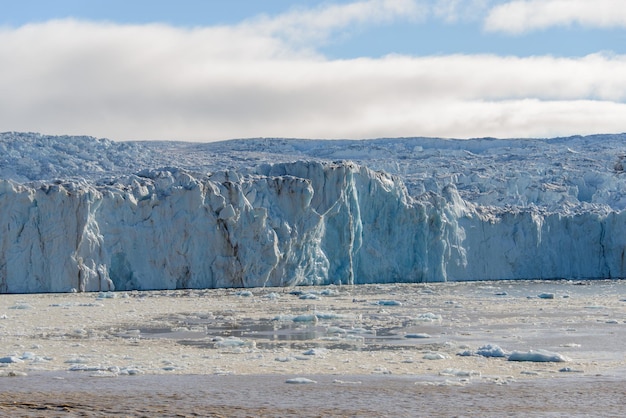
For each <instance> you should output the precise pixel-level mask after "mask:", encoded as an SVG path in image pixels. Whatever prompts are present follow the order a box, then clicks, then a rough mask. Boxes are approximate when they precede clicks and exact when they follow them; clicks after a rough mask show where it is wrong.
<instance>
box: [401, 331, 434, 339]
mask: <svg viewBox="0 0 626 418" xmlns="http://www.w3.org/2000/svg"><path fill="white" fill-rule="evenodd" d="M404 338H431V336H430V334H426V333H424V332H421V333H416V334H406V335H405V336H404Z"/></svg>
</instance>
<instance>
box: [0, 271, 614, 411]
mask: <svg viewBox="0 0 626 418" xmlns="http://www.w3.org/2000/svg"><path fill="white" fill-rule="evenodd" d="M486 346H489V347H498V348H500V349H501V350H502V351H503V352H505V353H511V352H518V353H527V352H529V351H530V350H546V351H548V352H551V353H557V354H559V355H561V356H563V358H564V359H566V361H564V362H543V361H542V362H535V361H521V362H519V361H509V360H508V359H507V357H506V356H505V357H494V356H493V355H495V354H497V353H495V350H492V351H487V355H480V354H477V353H478V352H483V353H484V351H485V350H482V351H481V350H480V349H481V348H484V347H486ZM625 346H626V282H624V281H598V282H573V281H558V282H473V283H439V284H419V285H418V284H414V285H404V284H397V285H370V286H344V287H321V288H315V287H306V288H300V287H298V288H289V289H283V288H280V289H277V288H273V289H247V290H244V289H218V290H178V291H156V292H119V293H86V294H80V293H79V294H37V295H0V376H2V377H0V393H1V394H0V415H6V416H68V414H69V416H72V414H73V415H74V416H111V415H113V416H115V415H117V416H154V415H164V416H176V414H179V415H181V416H263V415H265V416H380V415H394V416H416V415H421V416H475V415H477V414H480V415H482V416H502V415H503V414H504V415H519V416H533V415H534V416H542V415H551V416H577V415H578V416H585V415H586V416H589V415H601V416H620V415H621V410H622V406H623V405H624V403H625V402H626V383H625V382H626V356H625V352H624V347H625ZM290 379H296V380H295V381H296V382H299V383H297V384H290V383H287V382H288V381H290ZM307 383H308V384H307Z"/></svg>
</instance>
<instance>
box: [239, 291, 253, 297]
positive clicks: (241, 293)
mask: <svg viewBox="0 0 626 418" xmlns="http://www.w3.org/2000/svg"><path fill="white" fill-rule="evenodd" d="M235 295H236V296H240V297H243V298H250V297H252V296H254V295H253V294H252V292H251V291H249V290H240V291H239V292H236V293H235Z"/></svg>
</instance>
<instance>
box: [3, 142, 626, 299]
mask: <svg viewBox="0 0 626 418" xmlns="http://www.w3.org/2000/svg"><path fill="white" fill-rule="evenodd" d="M625 140H626V135H624V134H622V135H597V136H587V137H571V138H554V139H516V140H503V139H492V138H483V139H471V140H451V139H432V138H401V139H377V140H362V141H316V140H297V139H247V140H232V141H224V142H217V143H203V144H196V143H181V142H114V141H110V140H106V139H95V138H91V137H69V136H68V137H54V136H45V135H40V134H30V133H11V132H9V133H3V134H0V218H1V219H0V292H1V293H37V292H70V291H110V290H127V291H130V290H149V289H191V288H198V289H200V288H223V287H228V288H230V287H243V288H252V287H263V286H266V287H271V286H291V285H318V284H325V285H327V284H336V285H349V284H367V283H397V282H410V283H420V282H440V281H467V280H512V279H561V278H564V279H614V278H623V277H626V261H625V260H626V256H625V252H626V233H625V232H626V231H625V225H626V211H624V208H625V207H626V195H625V194H624V190H626V183H625V179H626V174H625V173H624V164H625V160H626V146H625V145H624V141H625Z"/></svg>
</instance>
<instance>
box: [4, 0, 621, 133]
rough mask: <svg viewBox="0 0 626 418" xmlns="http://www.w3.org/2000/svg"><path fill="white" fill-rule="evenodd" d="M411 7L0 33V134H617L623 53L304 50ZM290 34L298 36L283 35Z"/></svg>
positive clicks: (52, 25)
mask: <svg viewBox="0 0 626 418" xmlns="http://www.w3.org/2000/svg"><path fill="white" fill-rule="evenodd" d="M411 4H413V3H412V2H380V1H374V2H360V3H357V5H361V6H360V7H364V8H363V9H358V10H361V12H358V13H357V12H356V11H354V10H351V9H350V10H351V11H349V12H348V11H346V10H348V9H341V13H344V12H345V13H346V14H345V15H344V17H342V18H336V20H333V19H335V18H332V17H328V16H326V11H327V9H318V10H317V11H316V12H315V13H314V12H306V11H305V12H290V13H288V14H287V15H288V16H292V19H287V18H286V17H285V16H278V17H276V18H275V19H270V18H262V19H261V18H260V19H255V20H251V21H247V22H244V23H242V24H240V25H236V26H221V27H209V28H195V29H181V28H174V27H171V26H166V25H117V24H107V23H89V22H80V21H73V20H62V21H52V22H46V23H40V24H32V25H27V26H24V27H21V28H17V29H11V28H4V29H0V62H2V63H3V65H2V66H0V91H1V92H2V94H1V95H0V131H7V130H16V131H38V132H43V133H50V134H89V135H95V136H103V137H109V138H112V139H117V140H125V139H179V140H194V141H207V140H218V139H228V138H236V137H257V136H266V137H271V136H282V137H308V138H366V137H367V138H371V137H381V136H420V135H428V136H446V137H450V136H452V137H473V136H500V137H511V136H515V137H527V136H552V135H568V134H584V133H598V132H616V131H619V132H622V131H626V119H625V118H624V117H623V115H624V114H626V104H624V102H626V56H609V55H590V56H587V57H582V58H569V59H568V58H553V57H530V58H516V57H499V56H494V55H451V56H434V57H407V56H387V57H384V58H379V59H372V58H362V59H351V60H328V59H325V58H324V57H323V56H322V55H320V54H318V53H317V52H316V49H315V48H314V46H315V45H316V42H319V41H321V42H323V41H324V40H325V36H327V35H324V33H326V34H328V33H331V32H333V31H336V30H337V29H338V28H340V27H342V25H348V26H350V25H352V24H354V22H355V21H357V23H359V24H366V23H367V22H369V21H370V20H369V19H371V21H372V22H375V23H376V22H380V20H378V19H379V18H380V16H375V13H373V12H372V10H374V9H375V7H374V6H376V7H383V6H384V7H388V9H385V10H389V13H390V14H389V15H388V17H386V19H392V18H393V16H396V18H397V19H401V18H404V15H402V16H400V15H401V14H402V13H400V11H401V10H404V9H403V8H402V7H405V6H406V7H409V9H407V10H413V11H417V10H418V9H412V8H411V7H410V5H411ZM363 5H364V6H363ZM381 5H382V6H381ZM407 5H408V6H407ZM396 6H397V7H398V9H397V10H398V13H400V14H396V12H395V10H396V9H395V8H394V7H396ZM329 7H337V6H329ZM372 7H374V9H371V8H372ZM355 10H357V9H355ZM363 10H366V12H363ZM367 10H369V11H367ZM341 13H340V14H341ZM363 13H364V14H363ZM303 16H304V17H303ZM316 16H317V17H319V18H320V20H319V21H318V20H316ZM355 16H357V17H355ZM367 16H369V17H367ZM411 16H414V17H418V16H420V14H419V12H416V14H414V15H411ZM355 19H356V20H355ZM279 21H281V22H282V23H281V24H277V22H279ZM305 21H306V22H308V23H304V22H305ZM293 22H300V23H298V24H295V23H293ZM329 22H330V23H329ZM291 26H293V27H305V26H308V28H309V29H306V30H304V31H303V32H302V35H298V36H296V35H293V36H291V35H289V34H291V29H288V28H289V27H291ZM285 28H287V29H285ZM311 28H318V29H319V30H313V29H311ZM279 32H280V33H279ZM316 33H317V35H316ZM320 33H321V34H322V37H321V38H320V37H318V36H320V35H319V34H320ZM310 34H313V35H310ZM307 37H309V40H308V41H307V42H304V41H303V39H304V38H307ZM311 37H313V38H314V39H312V38H311ZM296 38H297V39H296ZM294 39H296V40H295V41H294ZM307 47H310V49H308V48H307Z"/></svg>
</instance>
